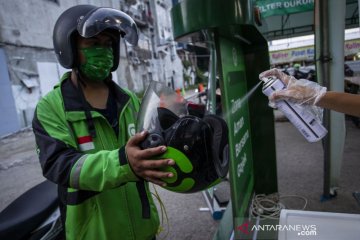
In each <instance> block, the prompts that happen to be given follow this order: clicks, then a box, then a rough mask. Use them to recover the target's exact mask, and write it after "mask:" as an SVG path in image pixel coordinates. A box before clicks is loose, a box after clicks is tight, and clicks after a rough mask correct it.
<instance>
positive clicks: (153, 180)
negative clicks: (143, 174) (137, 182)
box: [145, 177, 166, 187]
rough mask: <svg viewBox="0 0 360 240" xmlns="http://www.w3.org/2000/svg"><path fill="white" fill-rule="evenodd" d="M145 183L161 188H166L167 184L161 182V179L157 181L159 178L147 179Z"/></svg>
mask: <svg viewBox="0 0 360 240" xmlns="http://www.w3.org/2000/svg"><path fill="white" fill-rule="evenodd" d="M145 181H147V182H152V183H154V184H156V185H159V186H162V187H165V186H166V183H165V182H164V181H161V180H160V179H157V178H150V177H148V178H146V179H145Z"/></svg>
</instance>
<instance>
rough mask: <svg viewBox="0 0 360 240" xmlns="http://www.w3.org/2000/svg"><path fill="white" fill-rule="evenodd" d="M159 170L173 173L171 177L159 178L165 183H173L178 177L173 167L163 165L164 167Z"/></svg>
mask: <svg viewBox="0 0 360 240" xmlns="http://www.w3.org/2000/svg"><path fill="white" fill-rule="evenodd" d="M161 170H162V171H164V172H171V173H172V174H173V175H174V176H172V177H171V178H162V179H161V180H163V181H164V182H166V183H174V182H176V180H177V178H178V175H177V172H176V170H175V168H173V167H164V168H161Z"/></svg>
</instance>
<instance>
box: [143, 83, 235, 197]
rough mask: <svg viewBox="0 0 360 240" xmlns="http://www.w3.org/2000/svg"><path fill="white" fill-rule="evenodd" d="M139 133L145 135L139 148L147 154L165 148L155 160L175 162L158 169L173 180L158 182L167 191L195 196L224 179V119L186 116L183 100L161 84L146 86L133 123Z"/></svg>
mask: <svg viewBox="0 0 360 240" xmlns="http://www.w3.org/2000/svg"><path fill="white" fill-rule="evenodd" d="M143 130H148V131H149V134H148V136H147V137H146V138H145V137H144V138H142V140H143V141H142V142H141V143H140V142H139V143H140V146H141V147H142V148H143V149H145V150H150V149H158V148H159V147H161V146H164V145H166V148H167V150H166V152H164V153H162V154H161V155H159V156H156V157H155V158H157V159H158V160H157V161H164V160H165V161H166V160H167V159H173V160H174V162H175V164H174V165H172V166H169V165H168V166H164V167H161V168H160V170H163V171H164V172H171V173H172V174H173V177H167V178H162V180H163V181H164V182H166V183H167V185H166V186H165V188H166V189H167V190H170V191H174V192H178V193H193V192H198V191H202V190H205V189H207V188H209V187H211V186H213V185H215V184H217V183H219V182H220V180H221V178H224V177H225V176H226V174H227V171H228V168H229V153H228V128H227V125H226V122H225V121H224V119H222V118H221V117H219V116H216V115H205V116H204V117H202V118H200V117H197V116H194V115H190V114H189V112H188V105H187V102H186V100H185V99H183V98H179V97H177V95H176V93H175V92H174V91H173V90H172V89H170V88H168V87H167V86H165V85H164V84H162V83H159V82H152V83H150V85H149V87H148V88H147V90H146V92H145V95H144V97H143V100H142V103H141V107H140V112H139V115H138V122H137V131H138V132H140V131H143ZM148 147H150V148H148ZM145 150H144V151H145ZM164 176H166V175H164Z"/></svg>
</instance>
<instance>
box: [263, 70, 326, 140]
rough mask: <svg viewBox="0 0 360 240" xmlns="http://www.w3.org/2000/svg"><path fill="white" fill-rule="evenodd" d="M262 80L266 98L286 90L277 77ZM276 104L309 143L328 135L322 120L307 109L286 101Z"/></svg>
mask: <svg viewBox="0 0 360 240" xmlns="http://www.w3.org/2000/svg"><path fill="white" fill-rule="evenodd" d="M261 80H262V81H264V85H263V89H262V92H263V93H264V94H265V95H266V96H270V95H271V94H272V93H273V92H274V91H276V90H281V89H285V88H286V85H285V84H284V83H283V82H282V81H281V80H280V79H277V78H275V77H265V78H262V79H261ZM275 104H276V107H277V108H278V109H279V110H280V111H281V112H282V113H283V114H284V115H285V116H286V117H287V118H288V119H289V121H290V122H291V123H292V124H293V125H294V126H295V127H296V128H297V129H298V130H299V132H300V133H301V134H302V135H303V136H304V137H305V138H306V140H307V141H309V142H317V141H319V140H320V139H322V138H323V137H324V136H325V135H326V134H327V130H326V128H325V127H324V126H323V125H322V123H321V122H320V120H319V119H317V118H316V117H315V115H314V114H313V113H311V112H310V111H309V110H308V109H307V108H305V107H303V106H301V105H299V104H295V103H292V102H290V101H286V100H280V101H276V103H275Z"/></svg>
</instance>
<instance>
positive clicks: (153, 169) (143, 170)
mask: <svg viewBox="0 0 360 240" xmlns="http://www.w3.org/2000/svg"><path fill="white" fill-rule="evenodd" d="M146 135H147V132H146V131H143V132H141V133H137V134H135V136H133V137H131V138H130V139H129V141H128V142H127V144H126V146H125V152H126V154H127V158H128V161H129V164H130V166H131V168H132V170H133V171H134V173H135V174H136V175H137V176H139V177H141V178H143V179H145V180H146V181H148V182H152V183H155V184H157V185H160V186H166V183H165V182H163V181H161V178H170V177H172V176H173V174H172V173H171V172H163V171H160V170H159V168H161V167H166V166H171V165H174V164H175V162H174V160H172V159H156V160H153V159H154V156H156V155H160V154H162V153H164V152H166V146H159V147H154V148H148V149H144V150H142V149H141V148H140V147H139V144H140V143H141V142H142V141H143V140H145V137H146Z"/></svg>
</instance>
